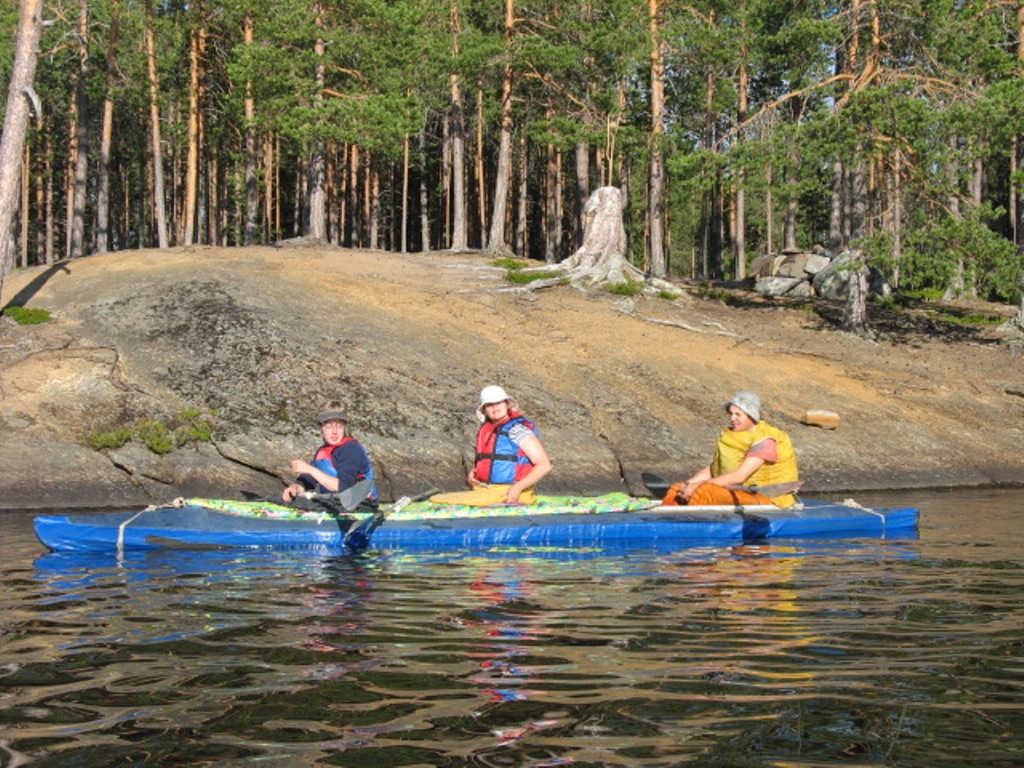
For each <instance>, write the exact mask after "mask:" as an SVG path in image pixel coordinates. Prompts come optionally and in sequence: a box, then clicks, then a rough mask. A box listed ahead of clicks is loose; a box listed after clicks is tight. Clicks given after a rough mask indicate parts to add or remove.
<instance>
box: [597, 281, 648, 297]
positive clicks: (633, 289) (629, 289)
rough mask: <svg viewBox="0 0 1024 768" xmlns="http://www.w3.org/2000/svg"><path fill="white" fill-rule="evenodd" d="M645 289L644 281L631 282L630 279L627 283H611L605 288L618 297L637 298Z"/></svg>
mask: <svg viewBox="0 0 1024 768" xmlns="http://www.w3.org/2000/svg"><path fill="white" fill-rule="evenodd" d="M643 289H644V282H643V281H642V280H630V279H629V278H628V277H627V278H626V280H625V282H622V283H611V284H610V285H607V286H605V290H607V291H608V293H614V294H615V295H616V296H636V295H637V294H638V293H640V291H642V290H643Z"/></svg>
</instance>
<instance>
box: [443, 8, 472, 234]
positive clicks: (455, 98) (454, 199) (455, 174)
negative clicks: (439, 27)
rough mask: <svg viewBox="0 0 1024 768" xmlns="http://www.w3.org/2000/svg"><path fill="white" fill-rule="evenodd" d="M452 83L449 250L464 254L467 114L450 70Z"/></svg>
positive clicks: (455, 30) (455, 39)
mask: <svg viewBox="0 0 1024 768" xmlns="http://www.w3.org/2000/svg"><path fill="white" fill-rule="evenodd" d="M450 19H451V34H452V57H453V58H454V57H456V56H458V55H459V33H460V24H459V6H458V3H456V2H452V4H451V6H450ZM450 80H451V113H450V115H449V119H448V123H449V127H450V131H451V151H452V163H451V181H452V189H451V206H452V215H451V233H450V242H449V244H448V247H449V248H451V249H452V250H453V251H464V250H466V248H467V233H468V231H469V219H468V217H467V214H466V115H465V107H464V105H463V100H462V82H461V80H460V79H459V74H458V73H457V72H455V71H454V70H453V71H452V73H451V75H450Z"/></svg>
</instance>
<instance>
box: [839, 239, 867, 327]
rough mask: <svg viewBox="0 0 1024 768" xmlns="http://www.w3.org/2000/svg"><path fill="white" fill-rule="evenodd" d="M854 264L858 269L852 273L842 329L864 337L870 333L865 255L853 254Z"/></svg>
mask: <svg viewBox="0 0 1024 768" xmlns="http://www.w3.org/2000/svg"><path fill="white" fill-rule="evenodd" d="M853 264H854V265H856V268H855V269H853V270H852V271H851V272H850V277H849V293H847V295H846V306H845V307H843V322H842V327H843V330H844V331H848V332H850V333H855V334H857V335H858V336H864V335H866V334H867V332H868V322H867V315H868V311H867V294H868V268H867V265H866V264H865V263H864V255H863V253H861V252H859V251H858V252H855V253H854V254H853Z"/></svg>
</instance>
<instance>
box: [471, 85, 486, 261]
mask: <svg viewBox="0 0 1024 768" xmlns="http://www.w3.org/2000/svg"><path fill="white" fill-rule="evenodd" d="M485 151H486V148H485V147H484V93H483V91H482V90H481V89H480V88H477V89H476V155H475V157H474V158H473V172H474V174H475V176H476V199H477V204H476V208H477V211H476V216H477V226H478V228H479V231H478V232H477V233H476V235H477V237H476V239H477V240H478V241H479V242H480V243H486V242H487V240H486V238H487V174H486V172H485V171H484V153H485Z"/></svg>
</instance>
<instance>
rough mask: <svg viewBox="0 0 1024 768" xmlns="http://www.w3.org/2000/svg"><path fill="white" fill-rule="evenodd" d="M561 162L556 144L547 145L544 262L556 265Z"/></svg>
mask: <svg viewBox="0 0 1024 768" xmlns="http://www.w3.org/2000/svg"><path fill="white" fill-rule="evenodd" d="M561 160H562V155H561V153H560V152H559V151H558V147H556V146H555V145H554V144H548V145H547V163H546V169H547V170H546V173H545V184H544V187H545V195H544V261H545V262H547V263H548V264H555V263H557V262H558V260H559V258H558V257H559V251H560V250H561V245H562V243H561V234H562V226H561V219H562V211H561V205H560V201H561V197H562V185H561V165H562V163H561Z"/></svg>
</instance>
